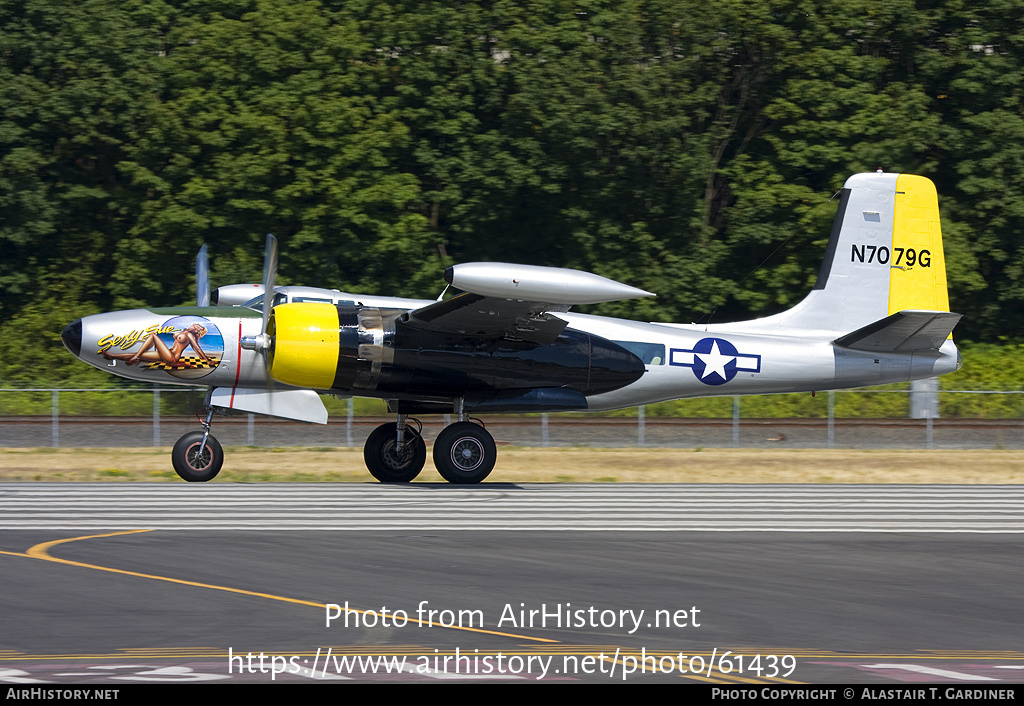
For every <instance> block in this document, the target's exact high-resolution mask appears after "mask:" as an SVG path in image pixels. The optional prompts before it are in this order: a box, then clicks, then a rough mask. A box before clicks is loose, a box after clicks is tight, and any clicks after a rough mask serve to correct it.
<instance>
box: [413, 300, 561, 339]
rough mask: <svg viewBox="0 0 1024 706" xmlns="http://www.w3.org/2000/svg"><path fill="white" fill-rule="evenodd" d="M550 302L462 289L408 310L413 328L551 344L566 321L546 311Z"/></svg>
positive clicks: (550, 306)
mask: <svg viewBox="0 0 1024 706" xmlns="http://www.w3.org/2000/svg"><path fill="white" fill-rule="evenodd" d="M552 306H554V305H552V304H550V303H544V302H528V301H522V300H517V299H502V298H499V297H485V296H482V295H480V294H473V293H472V292H464V293H462V294H459V295H458V296H455V297H452V298H451V299H448V300H446V301H442V302H436V303H434V304H431V305H429V306H426V307H423V308H422V309H417V310H416V311H412V312H409V314H408V315H407V317H408V318H406V319H405V323H406V324H407V325H409V326H412V327H413V328H419V329H427V330H431V331H437V332H439V333H451V334H460V335H465V336H473V337H480V338H508V339H512V340H522V341H531V342H533V343H537V344H540V345H546V344H548V343H551V342H552V341H554V340H555V339H556V338H558V334H560V333H561V332H562V329H564V328H565V327H566V326H568V322H566V321H563V320H562V319H559V318H558V317H557V316H554V315H552V314H550V313H548V312H547V309H549V308H552ZM563 308H568V307H563Z"/></svg>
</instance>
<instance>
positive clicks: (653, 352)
mask: <svg viewBox="0 0 1024 706" xmlns="http://www.w3.org/2000/svg"><path fill="white" fill-rule="evenodd" d="M615 343H618V344H619V345H620V346H622V347H623V348H625V349H626V350H627V351H629V352H630V353H632V354H633V355H635V356H636V357H637V358H639V359H640V360H642V361H643V362H644V365H664V364H665V346H663V345H662V344H660V343H643V342H642V341H615Z"/></svg>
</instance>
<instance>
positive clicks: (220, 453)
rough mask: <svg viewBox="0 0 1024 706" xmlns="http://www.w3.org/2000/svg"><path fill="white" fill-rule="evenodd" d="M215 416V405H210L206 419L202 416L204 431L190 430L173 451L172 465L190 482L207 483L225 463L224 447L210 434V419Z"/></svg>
mask: <svg viewBox="0 0 1024 706" xmlns="http://www.w3.org/2000/svg"><path fill="white" fill-rule="evenodd" d="M212 418H213V407H209V408H208V411H207V413H206V419H205V420H203V419H202V418H200V420H199V423H200V424H202V425H203V430H202V431H190V432H189V433H188V434H185V435H184V436H182V437H181V438H180V439H178V441H177V443H175V444H174V449H173V450H172V451H171V465H173V466H174V472H175V473H177V474H178V475H179V476H181V478H182V479H183V480H187V481H188V482H190V483H205V482H206V481H209V480H213V479H214V478H216V477H217V474H218V473H220V469H221V466H223V465H224V449H223V448H221V445H220V442H219V441H217V439H215V438H214V437H213V436H211V435H210V420H211V419H212Z"/></svg>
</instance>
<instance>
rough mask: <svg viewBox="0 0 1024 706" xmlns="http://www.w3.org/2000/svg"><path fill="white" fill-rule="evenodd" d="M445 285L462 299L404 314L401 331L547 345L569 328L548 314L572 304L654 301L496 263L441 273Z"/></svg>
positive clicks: (585, 278)
mask: <svg viewBox="0 0 1024 706" xmlns="http://www.w3.org/2000/svg"><path fill="white" fill-rule="evenodd" d="M445 280H446V281H447V282H448V283H449V284H451V285H453V286H455V287H457V288H458V289H461V290H464V291H463V293H461V294H459V295H457V296H454V297H452V298H451V299H448V300H445V301H439V302H435V303H433V304H430V305H428V306H425V307H422V308H420V309H416V310H414V311H411V312H409V313H407V314H405V315H404V316H403V319H402V320H403V322H404V323H405V324H406V325H408V326H412V327H414V328H419V329H423V330H430V331H437V332H440V333H449V334H458V335H465V336H473V337H481V338H508V339H511V340H519V341H530V342H532V343H537V344H540V345H546V344H548V343H551V342H552V341H554V340H555V339H556V338H558V334H560V333H561V332H562V330H563V329H564V328H565V327H566V326H567V325H568V323H567V322H566V321H564V320H562V319H560V318H558V317H557V316H555V315H554V314H552V313H551V312H559V311H568V310H569V307H570V306H573V305H574V304H597V303H599V302H608V301H616V300H618V299H631V298H633V297H643V296H654V295H653V294H651V293H650V292H646V291H644V290H642V289H637V288H636V287H631V286H629V285H626V284H622V283H620V282H616V281H614V280H610V279H607V278H605V277H601V276H599V275H595V274H592V273H590V272H581V271H579V270H567V269H563V268H560V267H537V266H531V265H512V264H507V263H501V262H474V263H466V264H463V265H455V266H453V267H449V268H448V270H447V271H446V272H445Z"/></svg>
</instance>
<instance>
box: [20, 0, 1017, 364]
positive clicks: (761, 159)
mask: <svg viewBox="0 0 1024 706" xmlns="http://www.w3.org/2000/svg"><path fill="white" fill-rule="evenodd" d="M1021 17H1024V0H990V1H989V2H986V3H962V2H955V1H953V0H932V1H931V2H927V1H923V0H922V1H919V2H916V3H915V2H911V1H910V0H892V1H890V2H886V3H882V2H878V1H877V0H842V1H841V2H840V1H839V0H788V1H782V0H716V1H715V2H697V1H695V0H614V1H613V0H579V1H577V2H565V1H563V0H536V1H534V2H520V1H518V0H516V1H512V0H496V1H492V2H473V1H469V0H466V1H463V2H459V1H448V2H437V1H429V0H418V1H417V2H409V1H406V0H348V1H346V2H341V1H340V0H338V1H334V2H332V1H331V0H307V1H305V2H298V1H296V0H287V1H286V0H202V1H199V0H181V1H178V2H175V1H165V0H127V1H119V2H113V1H112V0H74V2H72V1H71V0H3V2H0V57H2V61H0V103H2V105H3V108H4V109H3V113H2V115H0V207H2V211H0V214H2V215H0V293H2V296H0V339H2V340H3V346H4V348H5V349H6V348H13V347H15V346H17V347H18V350H20V351H22V353H23V355H22V356H20V357H19V356H8V355H4V357H3V360H2V361H0V365H2V366H3V367H2V368H0V377H2V378H3V379H4V380H8V381H9V380H16V379H29V378H30V377H31V376H32V375H37V376H41V377H43V378H47V379H51V380H52V379H54V378H56V379H69V378H71V377H72V376H74V375H75V374H76V373H75V372H74V371H73V370H72V368H70V367H68V366H63V365H60V364H59V363H57V362H55V361H53V360H50V362H49V363H47V362H46V360H45V358H47V357H49V358H51V359H52V358H54V357H57V356H61V355H62V353H61V352H60V350H59V348H58V349H56V350H55V349H54V347H55V346H59V343H58V342H57V341H58V339H57V336H58V335H59V330H60V329H61V328H62V327H63V325H64V324H65V323H66V322H67V321H68V320H70V318H73V317H75V316H79V315H81V314H82V313H86V312H90V311H98V310H107V309H112V308H126V307H131V306H137V305H141V304H175V303H184V302H188V301H190V300H191V299H192V298H193V296H194V295H193V293H192V291H193V290H192V288H193V281H192V277H191V275H190V272H191V261H192V258H193V257H194V256H195V253H196V251H197V250H198V248H199V246H200V244H202V243H204V242H206V243H208V244H209V246H210V251H211V259H212V263H213V273H212V279H213V285H214V286H219V285H222V284H229V283H233V282H239V281H253V280H258V279H259V272H260V265H261V262H260V261H261V255H262V247H261V241H262V238H263V234H264V233H266V232H268V231H272V232H274V233H275V234H277V236H278V237H279V239H280V240H281V242H282V246H283V252H282V264H281V281H282V282H283V283H303V284H311V285H318V286H332V287H337V288H340V289H348V290H354V291H375V292H384V293H393V294H397V295H429V294H435V293H436V292H437V291H438V289H439V287H440V284H441V278H440V274H441V272H442V270H443V268H444V267H445V266H447V265H448V264H451V263H452V262H464V261H471V260H506V261H515V262H524V263H531V264H544V265H556V266H565V267H576V268H582V269H587V270H590V271H594V272H597V273H599V274H603V275H606V276H610V277H613V278H616V279H619V280H622V281H625V282H627V283H629V284H633V285H636V286H639V287H643V288H645V289H648V290H651V291H655V292H657V293H658V295H659V296H658V298H657V299H656V300H642V301H636V302H624V303H617V304H610V305H605V306H604V307H603V308H599V309H597V310H598V311H599V312H601V313H608V314H613V315H628V316H636V317H641V318H647V319H656V320H676V321H691V320H698V319H701V318H705V319H706V318H707V317H709V316H711V315H712V313H714V320H715V321H716V322H724V321H726V320H728V319H730V318H743V317H749V316H756V315H762V314H765V313H771V312H773V311H777V310H780V309H782V308H785V307H787V306H790V305H792V304H793V303H794V302H795V301H797V300H798V299H799V298H800V297H802V296H803V294H804V293H805V292H806V290H807V289H808V288H809V286H810V284H811V283H812V282H813V280H814V277H815V275H816V273H817V270H818V266H819V262H820V259H821V256H822V252H823V249H824V245H825V242H826V240H827V237H828V232H829V224H830V221H831V219H832V216H833V214H834V212H835V205H834V204H833V203H830V202H829V201H830V197H831V196H832V195H833V193H834V192H835V191H836V190H837V189H838V188H839V187H840V186H841V185H842V183H843V181H844V180H845V178H846V177H847V176H848V175H849V174H851V173H854V172H858V171H865V170H868V171H870V170H874V169H876V168H879V167H881V168H884V169H885V170H887V171H905V172H912V173H917V174H922V175H925V176H928V177H930V178H931V179H933V180H934V181H935V182H936V184H937V186H938V190H939V194H940V203H941V205H942V208H943V228H944V233H945V244H946V253H947V266H948V272H949V280H950V293H951V303H952V308H953V310H955V311H959V312H962V313H963V314H964V315H965V318H964V321H963V323H962V324H961V326H960V327H959V328H958V330H957V336H958V338H960V339H963V338H967V339H971V340H976V341H988V342H996V341H998V340H1000V339H1001V338H1005V337H1009V338H1011V339H1015V340H1017V339H1019V338H1020V331H1021V328H1022V325H1024V307H1021V306H1019V305H1018V302H1020V301H1021V299H1022V297H1024V105H1022V101H1024V95H1022V80H1024V24H1022V23H1021ZM762 262H763V265H762V266H761V267H760V268H758V265H759V264H761V263H762ZM26 337H35V340H34V341H32V342H31V343H30V344H29V345H28V346H26V345H25V343H26V340H25V339H26ZM40 339H44V340H40ZM35 344H38V347H37V350H36V351H35V352H32V353H31V354H29V355H27V356H26V355H24V352H25V351H26V350H29V349H31V348H32V345H35ZM47 346H49V347H47ZM64 357H65V358H68V361H69V362H73V361H71V360H70V358H69V357H67V356H64ZM79 367H80V368H84V366H80V365H79ZM65 368H67V369H66V370H65ZM44 369H45V370H49V371H50V372H49V373H45V374H41V373H40V371H41V370H44Z"/></svg>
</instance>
